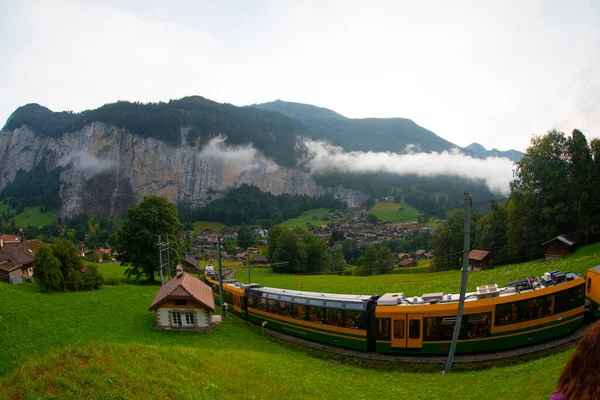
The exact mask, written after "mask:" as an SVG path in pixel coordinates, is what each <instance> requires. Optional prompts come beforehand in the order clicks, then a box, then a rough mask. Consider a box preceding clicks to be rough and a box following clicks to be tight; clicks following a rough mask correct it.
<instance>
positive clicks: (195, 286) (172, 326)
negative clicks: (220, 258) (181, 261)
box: [148, 266, 215, 331]
mask: <svg viewBox="0 0 600 400" xmlns="http://www.w3.org/2000/svg"><path fill="white" fill-rule="evenodd" d="M148 311H155V314H156V327H157V328H162V329H168V330H190V331H207V330H210V329H211V328H212V318H211V313H214V312H215V303H214V299H213V293H212V288H211V287H210V286H208V285H207V284H205V283H204V282H202V281H201V280H200V279H198V278H196V277H194V276H192V275H190V274H187V273H185V272H183V269H182V268H181V266H178V271H177V276H176V277H175V278H173V279H171V280H170V281H168V282H167V283H165V284H164V285H163V286H161V288H160V290H159V291H158V293H157V294H156V297H155V298H154V301H153V302H152V305H151V306H150V308H149V309H148Z"/></svg>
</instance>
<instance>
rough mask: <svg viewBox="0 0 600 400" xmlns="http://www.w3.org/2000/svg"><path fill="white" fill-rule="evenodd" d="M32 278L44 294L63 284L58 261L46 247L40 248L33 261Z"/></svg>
mask: <svg viewBox="0 0 600 400" xmlns="http://www.w3.org/2000/svg"><path fill="white" fill-rule="evenodd" d="M33 277H34V278H35V280H36V282H37V283H38V284H40V285H41V286H42V287H43V288H44V289H46V292H47V291H49V290H50V289H57V288H59V287H61V285H62V283H63V276H62V272H61V269H60V261H59V260H58V258H56V257H55V256H54V253H53V252H52V249H51V248H50V247H48V246H46V245H43V246H41V247H40V249H39V250H38V251H37V253H36V254H35V260H34V261H33Z"/></svg>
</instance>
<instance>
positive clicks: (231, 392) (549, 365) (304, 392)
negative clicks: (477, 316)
mask: <svg viewBox="0 0 600 400" xmlns="http://www.w3.org/2000/svg"><path fill="white" fill-rule="evenodd" d="M157 291H158V287H157V286H139V285H119V286H105V287H104V288H102V289H101V290H99V291H94V292H67V293H63V292H56V293H50V294H45V293H41V292H40V291H39V288H38V287H37V286H36V285H34V284H25V285H15V286H11V285H7V284H0V304H2V308H0V331H1V332H2V339H3V345H2V346H0V360H2V362H0V387H1V388H2V390H0V399H2V400H4V399H20V398H28V399H29V398H31V399H37V398H44V399H100V398H102V399H117V398H118V399H376V398H406V399H428V400H429V399H459V398H460V399H488V398H495V399H511V400H513V399H548V398H549V397H550V395H551V393H552V391H553V385H554V383H555V382H556V380H557V378H558V375H559V374H560V372H561V370H562V368H563V366H564V365H565V363H566V361H567V359H568V357H569V356H570V354H571V351H567V352H563V353H559V354H555V355H552V356H549V357H545V358H541V359H538V360H534V361H529V362H525V363H520V364H515V365H511V366H500V367H496V368H492V369H487V370H480V371H466V372H458V371H459V370H460V366H458V365H457V366H456V368H455V369H454V371H456V372H455V373H453V374H450V375H441V374H439V373H423V372H403V371H405V370H411V367H410V366H407V365H406V364H397V365H396V366H395V367H393V368H387V369H386V370H377V369H365V368H359V367H358V366H357V363H358V362H357V361H352V360H346V361H345V362H343V361H339V360H338V359H333V360H332V359H329V358H327V357H325V358H323V357H320V356H315V354H314V353H309V352H306V351H299V350H298V349H296V348H295V347H294V346H289V345H283V344H281V343H279V342H277V341H274V340H272V339H269V338H268V337H262V336H261V335H260V330H259V328H257V327H252V326H248V325H246V324H244V323H242V322H241V321H239V320H238V319H237V318H235V317H233V316H230V317H228V318H227V319H226V320H225V323H223V324H221V325H217V326H215V328H214V330H213V331H212V332H208V333H193V332H168V331H161V330H157V329H155V328H154V313H152V312H148V307H149V306H150V304H151V302H152V299H153V298H154V296H155V295H156V292H157ZM441 368H442V367H441V366H439V367H438V366H435V367H433V369H431V368H430V370H432V371H436V372H438V371H439V370H440V369H441Z"/></svg>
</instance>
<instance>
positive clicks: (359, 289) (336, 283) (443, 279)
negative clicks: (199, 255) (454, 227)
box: [238, 243, 600, 296]
mask: <svg viewBox="0 0 600 400" xmlns="http://www.w3.org/2000/svg"><path fill="white" fill-rule="evenodd" d="M599 264H600V243H597V244H593V245H590V246H586V247H583V248H581V249H579V250H577V251H576V252H575V253H573V254H572V255H571V256H570V257H567V258H565V259H563V260H558V261H552V262H545V261H544V260H535V261H530V262H527V263H523V264H512V265H504V266H501V267H497V268H495V269H491V270H486V271H480V272H473V273H470V274H469V281H468V285H467V290H473V291H474V290H475V288H476V287H477V286H481V285H487V284H492V283H497V284H498V285H504V284H505V283H506V282H510V281H514V280H517V279H522V278H523V277H524V276H525V275H538V276H541V275H542V274H543V273H544V272H548V271H552V270H555V269H557V270H560V271H565V272H567V271H573V272H577V273H579V274H580V275H583V276H585V274H586V270H587V269H588V268H590V267H595V266H596V265H599ZM422 268H423V267H415V270H414V272H415V273H410V272H411V271H413V270H411V269H399V270H398V271H397V272H398V273H397V274H390V275H373V276H368V277H361V276H339V275H296V277H295V278H294V277H293V276H291V275H284V274H276V273H274V272H272V271H271V270H270V269H256V270H255V271H253V273H252V281H253V282H254V283H259V284H261V285H265V286H274V287H280V288H284V289H298V288H299V285H298V283H297V282H296V279H298V280H299V281H300V282H301V283H302V290H307V291H315V292H329V293H355V294H376V293H378V294H383V293H389V292H404V293H405V294H406V295H409V296H418V295H421V294H423V293H434V292H444V293H458V291H459V289H460V279H461V277H460V271H444V272H436V273H419V272H421V271H422ZM406 272H408V273H406ZM238 274H242V275H240V279H241V280H243V279H244V275H243V272H238Z"/></svg>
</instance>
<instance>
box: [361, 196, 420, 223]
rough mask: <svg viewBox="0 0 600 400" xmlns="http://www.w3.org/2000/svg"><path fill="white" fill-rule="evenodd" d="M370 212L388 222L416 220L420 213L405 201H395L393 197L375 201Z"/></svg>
mask: <svg viewBox="0 0 600 400" xmlns="http://www.w3.org/2000/svg"><path fill="white" fill-rule="evenodd" d="M371 212H372V213H373V214H375V215H376V216H377V218H379V219H380V220H381V221H389V222H402V221H405V222H416V221H417V217H418V216H419V215H420V214H421V213H420V212H419V210H417V209H416V208H414V207H413V206H411V205H410V204H408V203H406V202H402V203H396V202H394V198H393V197H391V196H390V197H389V198H388V199H386V200H383V201H380V202H377V203H376V204H375V205H374V206H373V208H372V209H371Z"/></svg>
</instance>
